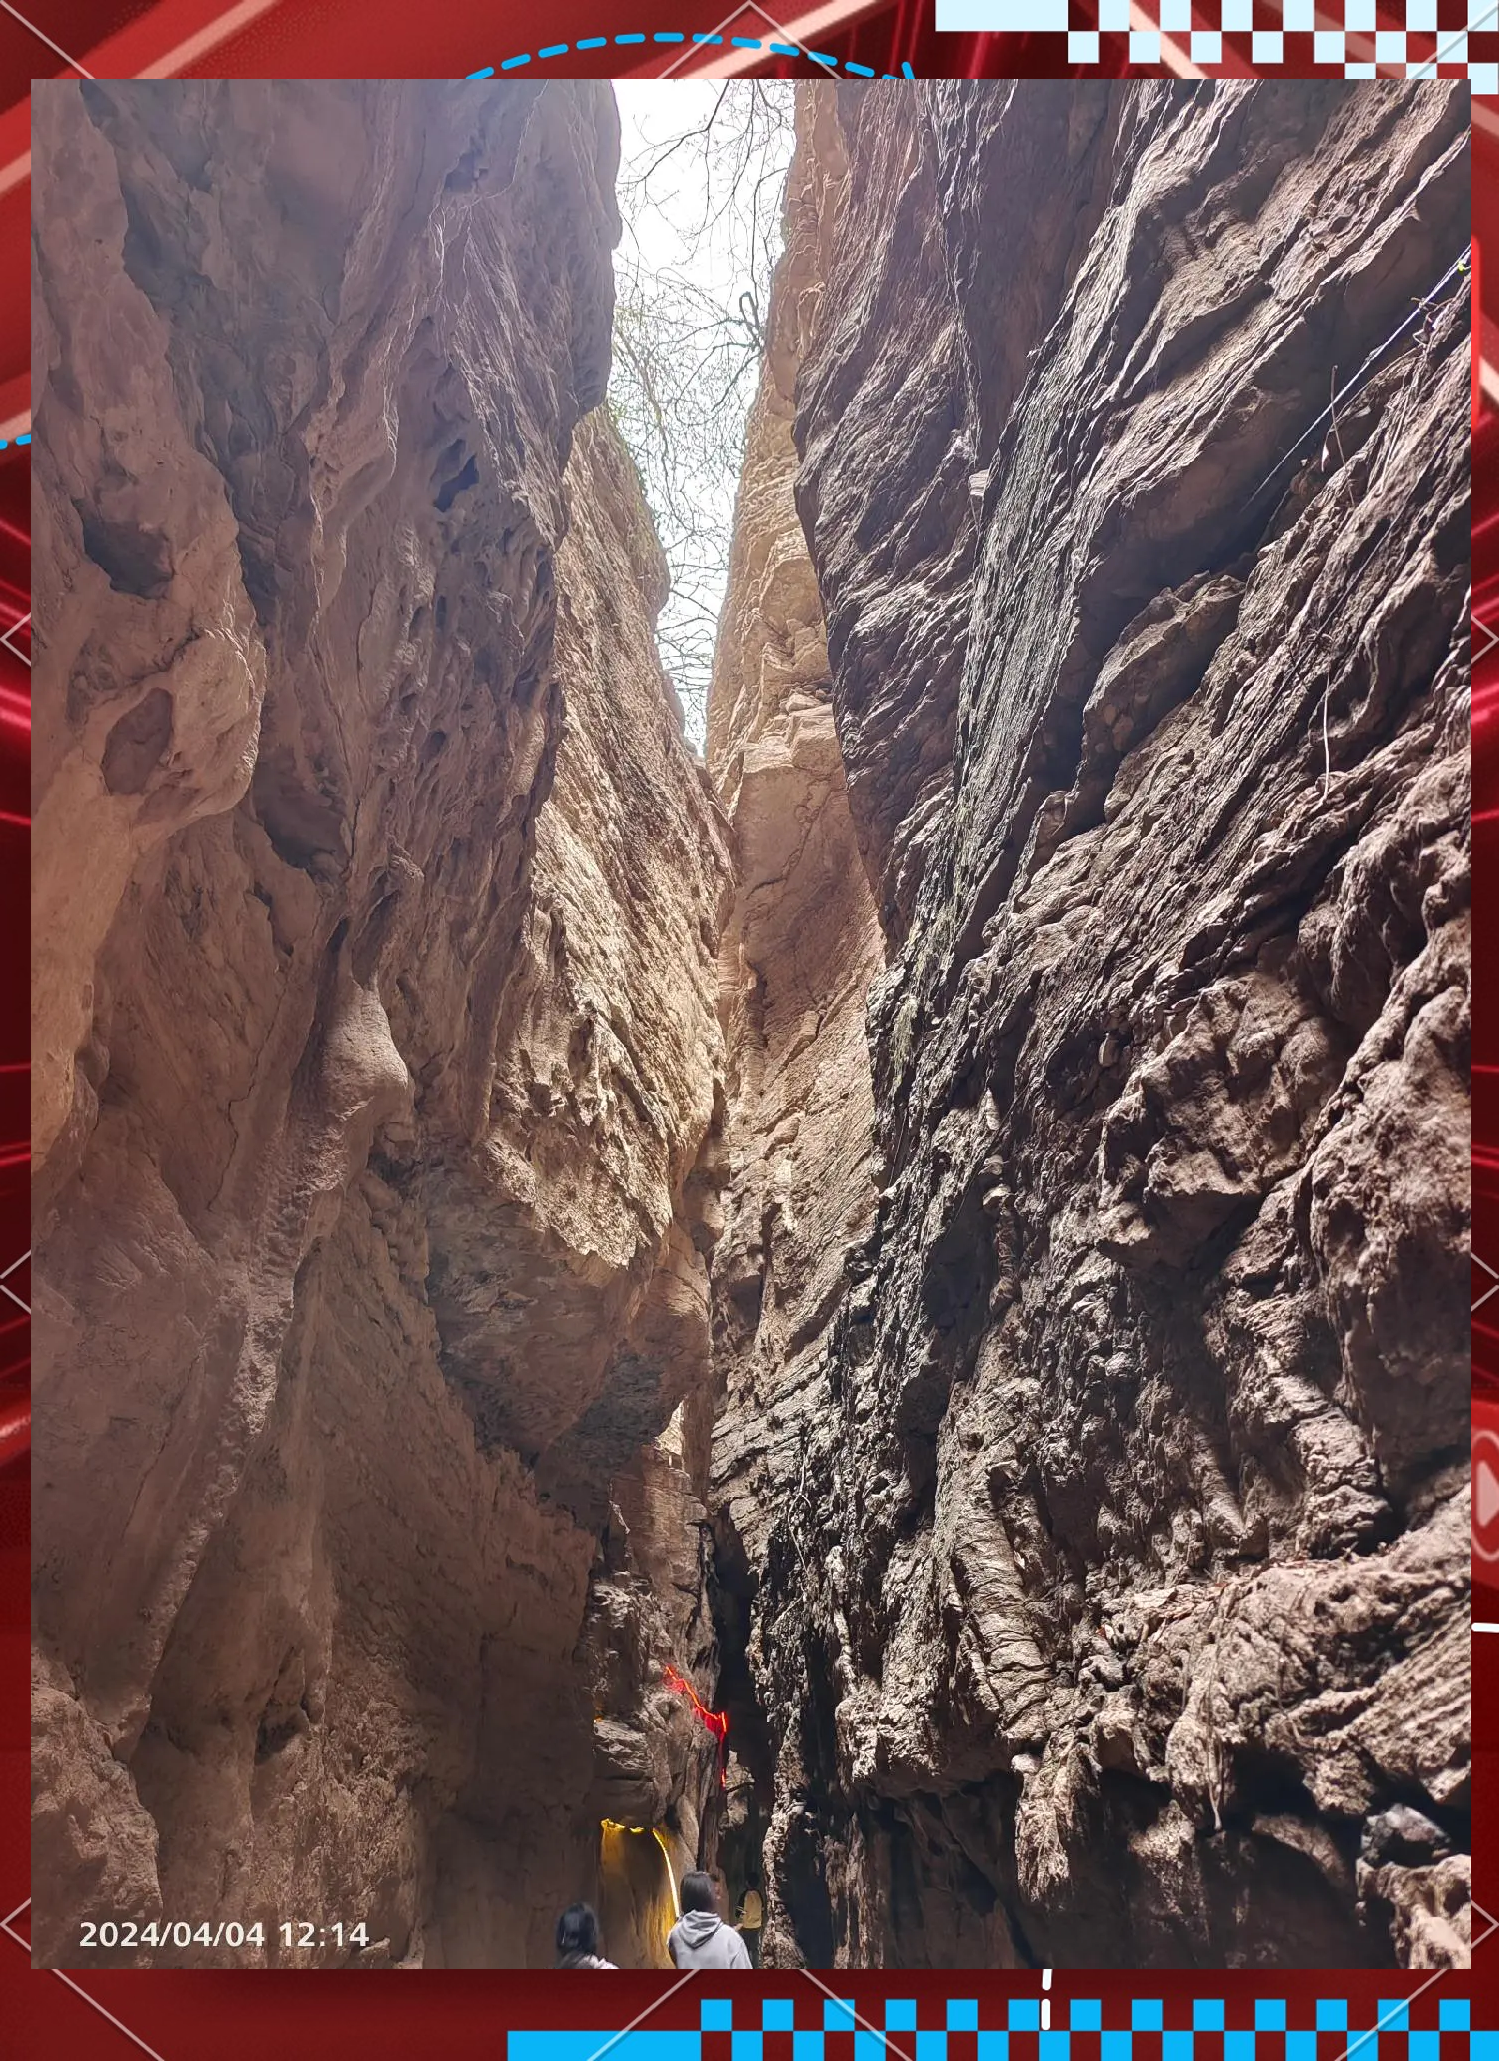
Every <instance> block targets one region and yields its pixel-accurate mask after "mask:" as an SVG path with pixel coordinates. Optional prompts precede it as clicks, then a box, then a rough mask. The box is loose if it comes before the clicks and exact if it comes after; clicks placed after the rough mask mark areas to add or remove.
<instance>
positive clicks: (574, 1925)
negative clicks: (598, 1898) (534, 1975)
mask: <svg viewBox="0 0 1499 2061" xmlns="http://www.w3.org/2000/svg"><path fill="white" fill-rule="evenodd" d="M557 1966H558V1967H559V1968H612V1967H613V1966H614V1963H613V1962H612V1961H605V1960H603V1959H602V1958H601V1957H600V1954H599V1921H598V1919H597V1918H596V1917H595V1916H594V1914H593V1907H592V1905H591V1904H569V1905H568V1907H567V1909H566V1910H565V1911H564V1912H563V1913H562V1916H561V1917H560V1918H559V1919H558V1920H557Z"/></svg>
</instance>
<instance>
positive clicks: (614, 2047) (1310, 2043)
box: [509, 1990, 1499, 2061]
mask: <svg viewBox="0 0 1499 2061" xmlns="http://www.w3.org/2000/svg"><path fill="white" fill-rule="evenodd" d="M819 2001H820V2003H821V2019H822V2023H821V2024H820V2025H818V2024H816V2023H815V2019H816V2016H817V2015H818V2014H817V2005H818V2002H819ZM871 2010H872V2011H877V2012H878V2014H879V2017H880V2019H881V2020H882V2021H883V2022H882V2023H880V2024H876V2022H875V2020H874V2019H873V2018H867V2019H865V2020H864V2022H862V2023H861V2022H860V2018H859V2014H858V2013H857V2011H856V2009H855V2006H854V2004H853V2003H852V2001H850V2000H848V1999H835V1998H832V1997H824V1998H822V1999H820V2000H818V1999H815V1998H813V1997H811V1996H809V1995H808V1994H807V1993H806V1991H805V1990H799V1991H797V1992H795V1993H789V1994H786V1995H784V1996H771V1997H764V1998H761V1999H759V2000H758V2001H757V2000H756V1999H754V1998H752V1997H750V1996H749V1995H742V1996H740V1997H738V1998H733V1997H711V1996H710V1997H703V1998H702V1999H701V2002H700V2007H699V2027H700V2029H699V2030H698V2031H696V2032H668V2031H664V2030H661V2029H653V2028H651V2027H650V2026H639V2027H637V2028H636V2029H635V2031H633V2032H627V2033H625V2034H624V2035H623V2037H622V2038H616V2037H614V2036H613V2035H611V2034H610V2033H609V2032H576V2033H574V2032H555V2031H547V2032H512V2033H511V2034H510V2035H509V2061H592V2057H593V2056H594V2055H596V2054H597V2053H598V2051H599V2049H600V2048H601V2047H604V2046H606V2045H607V2046H608V2047H609V2061H703V2056H704V2052H705V2041H704V2035H705V2034H707V2035H710V2036H712V2037H713V2038H714V2039H715V2040H716V2042H717V2045H716V2048H715V2051H717V2052H718V2053H723V2052H725V2047H724V2044H723V2043H724V2041H725V2039H726V2040H727V2042H728V2046H727V2052H728V2053H729V2054H730V2056H731V2057H732V2061H765V2052H766V2035H767V2034H771V2035H773V2036H775V2038H776V2040H777V2046H776V2048H775V2049H773V2051H778V2052H780V2053H782V2054H784V2052H785V2041H786V2039H787V2038H788V2037H789V2039H790V2041H791V2051H792V2054H793V2057H794V2061H829V2054H830V2053H831V2054H841V2055H844V2056H846V2055H847V2054H848V2052H849V2047H850V2044H852V2049H853V2057H854V2061H890V2047H891V2046H893V2047H894V2048H895V2049H897V2050H898V2051H899V2052H900V2053H901V2054H903V2055H905V2056H906V2057H907V2061H947V2056H948V2036H949V2034H951V2033H957V2034H960V2035H963V2036H964V2045H963V2047H962V2049H961V2050H960V2051H961V2052H962V2053H964V2054H965V2055H971V2054H972V2053H973V2052H974V2050H975V2048H976V2049H977V2053H978V2061H1071V2052H1072V2035H1073V2034H1074V2033H1080V2034H1083V2035H1086V2038H1085V2042H1084V2049H1083V2051H1084V2052H1085V2053H1086V2061H1134V2057H1135V2035H1136V2034H1137V2033H1138V2034H1141V2035H1143V2036H1144V2045H1143V2047H1142V2049H1141V2051H1142V2053H1148V2055H1149V2056H1150V2061H1155V2056H1156V2054H1157V2051H1158V2052H1159V2057H1160V2061H1195V2051H1194V2050H1195V2049H1196V2048H1197V2044H1198V2037H1197V2036H1198V2034H1202V2035H1203V2036H1204V2038H1203V2043H1202V2055H1203V2057H1204V2061H1317V2035H1318V2034H1319V2033H1324V2034H1327V2033H1332V2034H1337V2035H1338V2036H1339V2037H1340V2038H1341V2039H1343V2040H1345V2041H1346V2044H1347V2050H1348V2055H1349V2061H1499V2031H1488V2030H1473V2029H1472V2028H1471V2026H1470V2006H1469V2003H1468V2000H1467V1998H1465V1997H1444V1998H1442V1999H1441V2000H1440V2001H1439V2002H1438V2003H1437V2006H1436V2016H1437V2026H1436V2028H1431V2027H1427V2028H1424V2029H1423V2028H1419V2027H1418V2028H1417V2029H1416V2030H1414V2031H1413V2030H1412V2029H1411V2026H1410V2011H1409V2008H1408V2006H1407V2004H1406V2003H1405V2002H1404V2001H1403V2000H1402V1999H1401V1998H1398V1997H1395V1998H1391V1999H1389V2000H1387V2001H1382V2002H1381V2003H1380V2004H1379V2005H1378V2007H1377V2010H1376V2011H1375V2013H1374V2014H1372V2016H1371V2014H1370V2012H1369V2010H1368V2007H1367V2006H1365V2007H1364V2008H1363V2009H1362V2011H1360V2012H1358V2013H1357V2014H1355V2015H1354V2016H1353V2017H1352V2018H1350V2013H1349V2006H1348V2002H1347V2000H1346V1998H1342V1997H1325V1998H1321V1999H1319V2000H1318V2002H1317V2005H1316V2009H1315V2015H1314V2019H1313V2022H1312V2023H1310V2024H1307V2023H1295V2022H1293V2021H1292V2019H1291V2018H1289V2017H1288V2015H1287V2007H1286V2004H1285V2001H1284V2000H1283V1999H1281V1998H1277V1997H1262V1998H1260V1999H1258V2000H1257V2001H1256V2003H1255V2005H1254V2025H1253V2027H1252V2028H1250V2027H1247V2026H1241V2027H1238V2028H1237V2029H1236V2028H1234V2027H1232V2026H1226V2024H1225V2020H1226V2016H1227V2014H1226V2010H1225V2006H1224V2004H1223V2001H1222V2000H1221V1999H1219V1998H1212V1997H1201V1998H1197V1999H1196V2000H1194V2002H1193V2004H1192V2014H1191V2015H1192V2023H1191V2027H1190V2029H1189V2028H1186V2027H1182V2026H1177V2027H1174V2028H1173V2027H1168V2026H1167V2025H1166V2022H1165V2020H1166V2011H1165V2006H1164V2004H1163V2002H1162V2001H1161V1999H1160V1998H1157V1997H1136V1998H1134V1999H1133V2001H1132V2002H1131V2004H1130V2006H1129V2023H1128V2025H1125V2024H1123V2023H1122V2022H1120V2014H1119V2012H1118V2011H1117V2010H1113V2009H1111V2012H1110V2016H1111V2018H1112V2019H1114V2020H1115V2022H1114V2023H1112V2024H1110V2025H1105V2023H1104V2012H1103V2004H1102V2002H1101V2001H1100V2000H1099V1999H1098V1998H1087V1997H1074V1998H1071V1999H1070V2000H1068V1999H1062V1998H1057V1999H1055V2000H1054V2001H1053V2002H1052V2004H1051V2012H1050V2017H1051V2023H1050V2025H1049V2026H1043V2025H1042V2022H1041V1999H1040V1998H1039V1997H1011V1998H1010V1999H1009V2000H1008V2001H1007V2002H1006V2003H1005V2004H1003V2005H1002V2006H998V2007H995V2008H994V2010H993V2011H992V2012H991V2011H989V2010H987V2009H986V2012H985V2016H986V2017H991V2018H996V2019H997V2018H999V2017H1001V2016H1002V2017H1003V2019H1004V2021H1005V2022H1004V2023H1003V2024H1002V2025H1001V2024H998V2023H990V2024H988V2025H981V2024H980V2022H979V2007H978V2003H977V2002H976V2000H975V1999H974V1998H972V1997H950V1998H949V1999H948V2000H947V2005H946V2011H945V2018H946V2024H945V2027H943V2026H938V2025H935V2024H928V2025H925V2026H918V2022H917V2020H918V2014H917V2008H916V2004H915V2001H914V2000H913V1999H911V1998H909V1997H889V1998H886V2000H885V2002H884V2004H883V2007H880V2006H871ZM1429 2010H1430V2007H1429V2006H1428V2015H1429ZM932 2015H933V2014H931V2013H928V2016H929V2017H931V2016H932ZM1172 2015H1173V2016H1177V2015H1179V2014H1178V2013H1177V2012H1175V2011H1173V2014H1172ZM1297 2016H1298V2017H1299V2016H1300V2013H1298V2014H1297ZM798 2020H799V2021H800V2023H798ZM752 2021H758V2022H752ZM1365 2021H1367V2022H1365ZM850 2033H852V2035H853V2039H852V2042H851V2043H850V2041H849V2037H848V2035H849V2034H850ZM830 2034H832V2035H837V2036H839V2037H838V2038H837V2040H836V2044H835V2045H834V2046H833V2047H832V2048H831V2049H829V2047H828V2044H827V2042H828V2036H829V2035H830ZM887 2035H888V2036H889V2041H890V2046H887ZM970 2035H971V2037H969V2036H970ZM1014 2035H1019V2036H1020V2037H1019V2038H1018V2039H1017V2040H1016V2041H1015V2052H1014V2054H1013V2055H1012V2051H1011V2043H1012V2036H1014ZM611 2040H612V2044H611ZM1095 2042H1096V2043H1097V2044H1096V2046H1095Z"/></svg>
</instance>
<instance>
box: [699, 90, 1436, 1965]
mask: <svg viewBox="0 0 1499 2061" xmlns="http://www.w3.org/2000/svg"><path fill="white" fill-rule="evenodd" d="M799 90H805V91H806V93H807V101H806V104H805V105H804V106H803V109H802V114H801V135H800V143H799V149H798V156H797V161H796V164H795V165H794V167H793V172H792V179H791V195H790V203H789V205H790V214H789V222H790V226H791V237H790V247H789V251H788V256H787V258H786V260H785V261H784V263H783V268H782V273H781V276H780V279H779V282H778V288H777V302H776V307H775V309H774V311H773V314H772V318H771V319H772V332H773V335H772V347H771V358H770V364H769V366H768V369H767V374H766V381H765V386H764V388H763V390H762V394H761V399H760V402H759V403H758V404H757V416H756V421H755V425H754V427H753V429H752V433H751V437H750V442H749V447H748V457H747V466H746V475H745V479H744V482H743V484H742V487H741V493H740V515H739V524H740V532H739V538H738V541H737V544H736V559H735V572H734V584H733V585H732V587H731V594H730V604H729V610H728V613H727V616H726V619H725V627H724V632H723V637H724V640H725V641H724V645H723V647H721V651H720V660H719V665H718V668H717V671H716V675H715V681H714V698H713V703H712V706H711V710H710V752H711V757H712V763H713V765H714V767H715V770H716V771H717V772H718V773H719V777H720V778H721V780H722V781H723V782H724V787H725V801H726V805H728V806H729V807H730V808H731V810H732V812H733V815H734V819H735V823H736V827H737V828H738V832H739V837H740V841H741V844H742V846H743V848H744V852H743V859H742V864H743V868H744V881H743V884H742V886H741V888H740V890H739V895H738V899H737V904H736V911H735V915H734V917H733V920H732V922H731V927H730V931H729V933H728V936H729V939H730V948H729V953H728V955H727V957H728V961H729V963H728V969H727V970H728V976H729V978H728V980H727V982H726V998H727V999H726V1021H727V1024H728V1027H729V1032H730V1047H731V1054H732V1065H731V1098H730V1116H729V1125H728V1136H729V1145H730V1151H731V1162H732V1176H731V1187H730V1191H729V1196H728V1202H727V1216H728V1221H727V1226H726V1230H725V1234H724V1239H723V1243H722V1245H721V1247H720V1251H719V1255H718V1262H717V1267H716V1273H715V1285H714V1303H715V1316H714V1324H715V1339H716V1347H717V1350H718V1353H719V1356H720V1359H721V1361H722V1362H723V1370H722V1371H723V1376H724V1379H725V1382H726V1392H725V1396H724V1400H723V1403H722V1406H721V1414H720V1420H719V1424H718V1427H717V1433H716V1441H715V1452H714V1467H713V1485H712V1496H711V1501H712V1509H713V1515H714V1520H715V1526H716V1535H717V1561H718V1570H719V1584H720V1593H719V1599H718V1610H719V1621H720V1627H721V1631H722V1633H723V1639H724V1668H725V1674H724V1680H725V1684H726V1687H728V1688H730V1689H732V1691H733V1693H734V1694H735V1696H736V1697H737V1699H738V1702H739V1705H740V1706H741V1712H742V1721H741V1723H740V1725H739V1727H738V1741H739V1750H740V1752H741V1754H743V1755H746V1756H748V1758H749V1760H750V1762H751V1765H752V1773H753V1776H754V1782H755V1788H754V1794H753V1798H752V1801H751V1804H750V1805H749V1806H748V1808H749V1809H751V1810H752V1811H754V1812H758V1813H760V1814H761V1815H762V1816H763V1820H764V1824H763V1835H764V1847H765V1873H766V1887H767V1891H768V1898H767V1926H766V1936H765V1937H766V1952H767V1957H768V1958H771V1959H773V1960H777V1961H780V1962H781V1963H783V1964H789V1963H794V1962H796V1961H798V1960H805V1961H807V1962H809V1963H810V1964H812V1965H828V1964H829V1963H832V1962H835V1961H836V1962H837V1963H839V1964H849V1965H855V1964H865V1965H867V1964H871V1963H884V1964H886V1965H895V1966H902V1965H904V1966H920V1965H953V1966H964V1965H1003V1964H1006V1963H1013V1962H1017V1961H1018V1962H1031V1963H1035V1962H1045V1963H1052V1964H1061V1965H1150V1964H1157V1965H1171V1964H1180V1963H1186V1962H1196V1963H1217V1964H1229V1965H1257V1964H1270V1963H1275V1964H1277V1965H1287V1964H1298V1965H1316V1964H1322V1965H1331V1966H1337V1965H1349V1964H1360V1963H1368V1962H1374V1963H1381V1964H1392V1963H1403V1964H1406V1965H1411V1966H1440V1965H1445V1964H1449V1963H1457V1962H1461V1961H1463V1960H1464V1959H1465V1957H1466V1952H1467V1942H1468V1938H1469V1918H1468V1911H1469V1903H1468V1860H1467V1848H1468V1808H1469V1799H1468V1730H1469V1727H1468V1696H1467V1678H1468V1651H1467V1649H1468V1633H1467V1615H1466V1595H1467V1581H1468V1545H1467V1538H1468V1517H1467V1505H1466V1465H1465V1459H1464V1455H1465V1451H1466V1445H1465V1439H1466V1430H1465V1426H1466V1418H1467V1407H1468V1406H1467V1394H1468V1383H1467V1349H1466V1343H1465V1321H1466V1320H1465V1317H1464V1313H1463V1310H1464V1306H1463V1287H1464V1282H1465V1279H1466V1270H1467V1258H1466V1226H1467V1186H1466V1179H1467V1177H1466V1141H1467V1088H1466V1073H1467V1063H1468V1046H1467V1037H1468V1020H1467V969H1468V874H1467V859H1466V839H1467V827H1466V826H1467V814H1466V812H1467V785H1466V781H1467V752H1466V685H1467V671H1466V667H1467V617H1466V589H1467V584H1468V570H1467V555H1468V517H1467V435H1466V417H1465V409H1466V407H1467V401H1466V387H1467V380H1468V365H1467V341H1466V340H1467V331H1468V301H1467V293H1466V280H1465V275H1464V274H1463V273H1462V271H1461V270H1459V269H1458V260H1459V259H1460V258H1461V256H1462V255H1463V253H1464V252H1465V249H1466V245H1467V239H1468V157H1467V132H1466V108H1465V103H1464V99H1463V96H1462V94H1461V93H1460V92H1455V91H1452V90H1450V89H1449V88H1447V87H1445V86H1442V85H1435V84H1434V85H1430V86H1416V85H1413V86H1409V87H1404V88H1388V87H1384V86H1381V87H1379V88H1377V89H1375V88H1370V89H1368V90H1365V89H1362V88H1357V87H1343V86H1315V85H1314V86H1297V87H1294V88H1293V87H1279V86H1274V85H1265V86H1253V87H1247V88H1246V87H1239V86H1232V87H1220V88H1213V89H1207V90H1202V89H1194V88H1189V87H1186V86H1178V85H1174V84H1170V83H1162V84H1138V83H1136V84H1130V85H1128V86H1125V85H1119V84H1108V83H1100V84H1098V85H1082V86H1079V85H1076V84H1058V85H1051V84H1043V83H1037V82H1026V83H1021V84H1013V85H1003V84H1002V85H995V86H988V85H983V84H974V85H964V84H958V83H944V82H935V83H931V84H925V83H922V84H918V85H916V86H915V87H914V88H904V87H896V86H887V85H883V84H874V85H871V86H869V87H858V86H848V87H840V88H837V89H833V88H826V89H824V88H816V89H799ZM1418 303H1419V305H1418ZM1371 358H1372V363H1371V362H1370V360H1371ZM1355 375H1357V378H1356V379H1355ZM1349 382H1354V385H1353V390H1352V391H1351V392H1349V393H1347V394H1346V396H1345V398H1344V399H1343V400H1342V402H1341V403H1340V404H1339V405H1338V406H1337V407H1336V408H1335V409H1334V410H1333V412H1332V413H1331V414H1328V413H1327V410H1328V402H1329V397H1330V396H1331V395H1333V394H1334V393H1336V392H1337V391H1338V390H1339V389H1340V388H1343V387H1345V386H1347V385H1348V384H1349ZM793 385H794V395H795V419H794V433H795V443H796V446H797V449H798V451H799V454H800V464H799V467H798V469H797V470H796V474H795V499H796V506H797V509H798V511H799V515H800V522H801V528H802V530H803V533H804V538H805V544H806V547H807V550H808V552H809V555H810V560H811V565H812V567H813V568H814V570H815V577H816V582H817V586H818V589H819V599H820V606H821V610H822V611H823V614H824V617H825V621H826V627H827V641H826V650H827V653H828V660H827V670H826V674H824V670H823V664H824V661H823V655H822V654H823V645H822V642H821V639H820V637H819V635H818V625H817V621H816V614H815V605H814V601H813V597H812V594H811V590H810V585H809V582H808V580H807V576H806V568H805V564H804V562H803V559H802V556H801V548H802V547H801V544H800V543H799V542H798V540H797V538H796V537H795V535H794V533H793V531H792V526H791V522H790V512H789V509H788V506H787V495H786V489H787V484H788V481H789V479H790V477H791V467H792V460H791V457H790V453H789V452H788V450H787V448H786V435H785V428H786V422H787V417H788V413H789V411H790V407H791V396H792V393H793ZM971 473H976V474H980V475H983V476H984V479H983V482H982V484H981V487H980V490H979V492H978V494H977V495H976V496H975V497H974V498H973V499H972V500H971V498H970V492H969V484H968V476H969V475H970V474H971ZM829 706H830V710H831V722H832V726H833V729H834V731H835V732H836V739H837V744H838V754H837V756H838V757H840V758H841V761H842V768H841V771H842V777H841V778H840V768H839V766H838V765H837V763H836V762H835V756H834V753H833V751H832V749H831V746H830V744H829V742H828V724H829ZM762 847H763V856H762ZM854 849H857V852H858V854H859V856H860V859H861V861H862V868H861V870H862V873H863V875H864V879H863V880H862V881H861V880H860V879H859V878H858V875H857V873H856V871H855V868H854V866H853V863H852V852H853V850H854ZM866 883H867V890H866ZM876 919H877V921H878V924H879V927H880V931H881V932H882V934H883V935H882V939H881V937H880V936H878V935H877V934H876V930H875V920H876ZM885 958H888V963H887V964H886V965H884V967H883V969H882V968H881V963H880V962H881V960H882V959H885ZM871 975H872V976H873V978H872V980H871V978H870V977H871ZM864 981H869V982H870V985H869V988H868V1023H867V1044H866V1042H865V1039H864V1038H863V1036H862V1035H861V1025H860V1021H859V1019H860V1012H861V1007H862V997H861V993H860V988H861V983H862V982H864ZM866 1126H867V1128H866ZM871 1176H872V1179H873V1183H874V1184H875V1186H876V1187H877V1194H872V1193H871V1190H870V1183H871ZM743 1808H744V1807H741V1814H742V1810H743Z"/></svg>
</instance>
